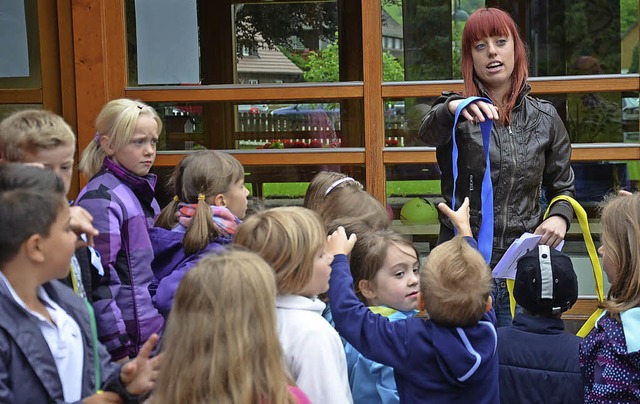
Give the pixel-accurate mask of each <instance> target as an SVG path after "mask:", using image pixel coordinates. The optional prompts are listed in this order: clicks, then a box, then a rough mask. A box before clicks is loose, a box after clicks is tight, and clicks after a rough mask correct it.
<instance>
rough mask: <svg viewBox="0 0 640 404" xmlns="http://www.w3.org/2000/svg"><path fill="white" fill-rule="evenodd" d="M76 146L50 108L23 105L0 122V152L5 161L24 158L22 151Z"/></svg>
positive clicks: (62, 121) (69, 131)
mask: <svg viewBox="0 0 640 404" xmlns="http://www.w3.org/2000/svg"><path fill="white" fill-rule="evenodd" d="M67 145H71V146H73V148H74V150H75V147H76V136H75V135H74V133H73V130H72V129H71V127H70V126H69V124H68V123H67V122H65V120H64V119H63V118H62V117H61V116H59V115H56V114H54V113H53V112H50V111H45V110H39V109H26V110H22V111H18V112H15V113H13V114H11V115H9V116H8V117H6V118H5V119H4V120H3V121H2V122H0V147H1V149H2V150H0V155H2V157H3V158H4V159H5V160H7V161H14V162H20V161H23V160H24V157H25V156H24V154H25V152H34V151H36V149H47V150H51V149H54V148H56V147H59V146H67Z"/></svg>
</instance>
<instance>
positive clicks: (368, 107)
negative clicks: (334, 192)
mask: <svg viewBox="0 0 640 404" xmlns="http://www.w3.org/2000/svg"><path fill="white" fill-rule="evenodd" d="M381 9H382V4H381V1H380V0H362V27H363V33H362V42H363V48H362V60H363V76H364V94H363V96H364V145H365V178H366V187H367V191H368V192H369V193H370V194H371V195H373V196H374V197H375V198H376V199H378V200H379V201H380V202H382V203H385V201H386V184H385V182H386V178H385V170H384V162H383V158H382V157H383V154H382V149H383V147H384V111H383V105H382V19H381V17H380V10H381Z"/></svg>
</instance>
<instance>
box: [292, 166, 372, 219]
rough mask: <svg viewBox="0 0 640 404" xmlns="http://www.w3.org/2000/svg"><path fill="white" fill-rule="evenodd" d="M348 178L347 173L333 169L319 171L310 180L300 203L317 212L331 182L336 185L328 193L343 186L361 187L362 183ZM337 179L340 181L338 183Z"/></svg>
mask: <svg viewBox="0 0 640 404" xmlns="http://www.w3.org/2000/svg"><path fill="white" fill-rule="evenodd" d="M348 178H350V177H349V176H348V175H347V174H343V173H337V172H334V171H320V172H319V173H318V174H316V175H315V176H314V177H313V179H312V180H311V182H309V187H308V188H307V192H306V193H305V194H304V202H303V203H302V206H304V207H305V208H309V209H311V210H315V211H316V212H317V211H318V208H319V207H320V206H322V205H323V204H324V202H325V198H326V197H327V190H329V188H331V186H332V185H333V184H336V185H335V186H334V187H333V188H332V189H331V190H330V192H329V193H331V192H333V191H334V190H337V189H340V188H345V187H354V188H358V189H362V184H360V183H359V182H358V181H356V180H354V179H351V180H348ZM338 181H341V182H340V183H339V184H338V183H337V182H338Z"/></svg>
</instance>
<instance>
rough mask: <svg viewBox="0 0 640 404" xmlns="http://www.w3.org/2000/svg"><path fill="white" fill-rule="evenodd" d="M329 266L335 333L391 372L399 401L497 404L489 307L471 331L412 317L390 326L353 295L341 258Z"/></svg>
mask: <svg viewBox="0 0 640 404" xmlns="http://www.w3.org/2000/svg"><path fill="white" fill-rule="evenodd" d="M468 241H469V243H470V244H471V245H473V246H476V245H477V244H476V243H475V241H474V240H473V239H468ZM331 268H332V272H331V278H330V281H329V300H330V301H331V312H332V314H333V319H334V321H335V324H336V329H337V330H338V332H339V333H340V335H341V336H342V337H343V338H344V339H346V340H347V341H348V342H349V343H350V344H351V345H353V346H354V347H355V348H356V349H357V350H358V351H360V353H362V354H363V355H364V356H366V357H368V358H369V359H371V360H374V361H376V362H380V363H382V364H385V365H387V366H391V367H393V368H394V371H395V379H396V385H397V387H398V395H399V397H400V402H401V403H426V402H428V403H469V402H474V404H480V403H498V402H499V395H498V356H497V354H496V346H497V334H496V329H495V322H496V317H495V313H494V312H493V309H492V310H490V311H489V312H487V313H486V314H485V315H484V316H483V317H482V319H481V320H480V321H479V322H478V324H476V325H474V326H472V327H464V328H462V327H444V326H440V325H438V324H436V323H434V322H433V321H430V320H425V319H422V318H417V317H412V318H407V319H405V320H398V321H395V322H390V321H389V320H387V319H386V318H385V317H383V316H380V315H378V314H374V313H372V312H371V311H370V310H369V309H368V308H367V307H366V306H365V305H364V304H362V302H360V301H359V300H358V298H357V297H356V295H355V293H354V292H353V288H352V285H353V278H352V277H351V272H350V270H349V261H348V259H347V256H346V255H343V254H340V255H336V257H335V258H334V261H333V263H332V264H331Z"/></svg>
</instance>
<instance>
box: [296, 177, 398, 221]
mask: <svg viewBox="0 0 640 404" xmlns="http://www.w3.org/2000/svg"><path fill="white" fill-rule="evenodd" d="M304 206H305V207H307V208H309V209H311V210H314V211H316V212H318V213H319V214H320V217H321V218H322V221H323V222H324V224H325V226H327V227H328V228H331V227H332V225H337V224H338V223H339V222H340V220H344V219H347V218H353V219H357V220H360V221H362V222H364V223H366V224H368V225H369V226H371V227H372V228H374V229H384V228H387V227H389V225H390V224H391V219H390V218H389V213H388V212H387V210H386V209H385V207H384V206H383V205H382V204H381V203H380V202H379V201H378V200H377V199H376V198H374V197H373V196H372V195H371V194H369V193H367V192H366V191H364V190H363V189H362V185H360V183H359V182H357V181H356V180H354V179H353V178H351V177H347V176H346V175H344V174H340V173H334V172H331V171H322V172H319V173H318V174H316V176H315V177H313V179H312V180H311V182H310V183H309V188H307V192H306V194H305V199H304Z"/></svg>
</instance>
